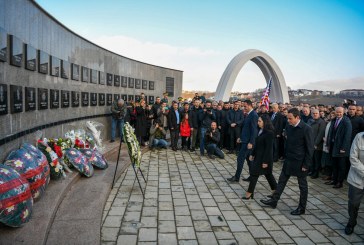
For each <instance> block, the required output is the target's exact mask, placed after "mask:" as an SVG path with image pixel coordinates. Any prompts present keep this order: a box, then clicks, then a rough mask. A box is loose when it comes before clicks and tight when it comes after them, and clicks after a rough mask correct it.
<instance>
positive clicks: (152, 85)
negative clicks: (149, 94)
mask: <svg viewBox="0 0 364 245" xmlns="http://www.w3.org/2000/svg"><path fill="white" fill-rule="evenodd" d="M149 90H154V82H153V81H149Z"/></svg>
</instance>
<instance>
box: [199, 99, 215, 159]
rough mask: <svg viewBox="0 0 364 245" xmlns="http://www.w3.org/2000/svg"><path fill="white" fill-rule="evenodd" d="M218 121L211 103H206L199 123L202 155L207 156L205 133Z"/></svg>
mask: <svg viewBox="0 0 364 245" xmlns="http://www.w3.org/2000/svg"><path fill="white" fill-rule="evenodd" d="M215 120H216V116H215V113H214V112H213V111H212V106H211V101H206V107H205V108H204V109H203V110H201V111H200V114H199V121H200V123H201V131H200V132H201V134H200V135H201V138H200V154H201V156H203V155H204V154H205V133H206V131H207V129H208V128H210V126H211V123H212V121H215Z"/></svg>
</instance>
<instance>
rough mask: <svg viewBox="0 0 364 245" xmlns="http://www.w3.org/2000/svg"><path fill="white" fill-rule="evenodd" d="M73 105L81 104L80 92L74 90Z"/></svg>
mask: <svg viewBox="0 0 364 245" xmlns="http://www.w3.org/2000/svg"><path fill="white" fill-rule="evenodd" d="M71 94H72V95H71V96H72V107H79V106H80V92H76V91H72V93H71Z"/></svg>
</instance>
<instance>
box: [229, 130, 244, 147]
mask: <svg viewBox="0 0 364 245" xmlns="http://www.w3.org/2000/svg"><path fill="white" fill-rule="evenodd" d="M229 133H230V148H229V150H230V151H238V149H237V147H236V146H237V143H236V140H237V139H238V138H239V137H240V133H241V128H240V127H238V126H235V127H234V128H232V127H230V130H229Z"/></svg>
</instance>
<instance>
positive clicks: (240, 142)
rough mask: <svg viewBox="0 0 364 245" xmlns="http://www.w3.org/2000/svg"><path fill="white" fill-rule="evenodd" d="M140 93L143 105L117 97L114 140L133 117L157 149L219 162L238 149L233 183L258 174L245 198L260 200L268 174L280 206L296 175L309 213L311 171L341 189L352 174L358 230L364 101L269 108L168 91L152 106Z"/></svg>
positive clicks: (352, 211) (301, 209)
mask: <svg viewBox="0 0 364 245" xmlns="http://www.w3.org/2000/svg"><path fill="white" fill-rule="evenodd" d="M140 97H141V99H140V101H136V102H135V103H134V102H132V101H130V102H129V103H125V102H124V101H123V100H122V99H119V100H116V101H114V102H113V105H112V107H111V112H112V124H111V125H112V127H111V128H112V133H111V141H114V140H115V137H116V128H119V134H120V136H121V139H122V127H123V124H124V122H129V123H130V124H131V125H132V126H133V127H134V128H135V133H136V136H137V139H138V141H139V143H140V144H141V145H143V146H147V145H148V146H149V148H150V149H152V150H154V149H155V148H167V147H168V146H169V145H170V147H171V149H172V150H173V151H177V150H183V151H190V152H194V151H196V150H197V151H198V152H199V154H200V155H201V156H205V154H207V157H209V158H211V159H214V158H216V157H218V158H220V159H224V157H225V154H237V168H236V173H235V175H234V176H232V177H231V178H228V179H227V180H228V181H231V182H239V181H240V178H241V174H242V170H243V166H244V163H245V162H247V165H248V167H249V174H250V176H249V177H247V178H243V180H244V181H249V188H248V191H247V192H246V194H245V195H244V196H243V199H245V200H248V199H251V198H254V189H255V186H256V184H257V180H258V178H259V176H260V175H265V177H266V178H267V180H268V183H269V185H270V188H271V190H272V193H271V195H268V196H267V197H268V199H263V200H261V202H262V203H263V204H265V205H268V206H271V207H273V208H275V207H276V206H277V203H278V200H279V198H280V196H281V194H282V192H283V190H284V188H285V186H286V184H287V182H288V179H289V178H290V176H296V177H297V179H298V184H299V189H300V200H299V206H298V208H297V209H296V210H293V211H292V212H291V214H292V215H301V214H304V213H305V209H306V203H307V196H308V185H307V176H310V178H312V179H317V178H319V177H320V175H321V177H322V181H324V183H325V184H326V185H328V186H332V187H333V188H336V189H339V188H342V187H343V183H344V180H345V179H347V181H348V184H349V216H350V220H349V222H348V225H347V227H346V229H345V232H346V233H347V234H351V233H352V232H353V230H354V227H355V225H356V218H357V216H358V210H359V205H360V202H361V199H362V198H363V196H364V115H363V107H362V106H359V105H355V104H344V105H340V106H330V105H322V104H319V105H310V104H308V103H300V104H299V105H292V104H289V103H285V104H284V103H278V104H277V103H272V104H270V106H269V108H266V105H260V104H259V103H254V102H252V101H251V100H244V101H242V100H236V101H229V102H223V101H214V100H209V99H206V98H205V96H199V95H198V94H197V93H196V94H195V97H194V98H193V99H192V101H187V100H183V99H182V98H179V99H178V101H169V98H168V94H163V98H160V97H156V101H155V103H153V104H150V105H146V101H145V98H144V96H143V94H142V95H141V96H140ZM168 133H169V135H170V144H169V143H168V142H167V134H168ZM179 142H181V143H179ZM279 161H282V162H283V168H282V172H281V175H280V177H279V180H278V182H277V181H276V180H275V178H274V176H273V174H272V169H273V164H274V163H276V162H279ZM349 169H350V171H349Z"/></svg>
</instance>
